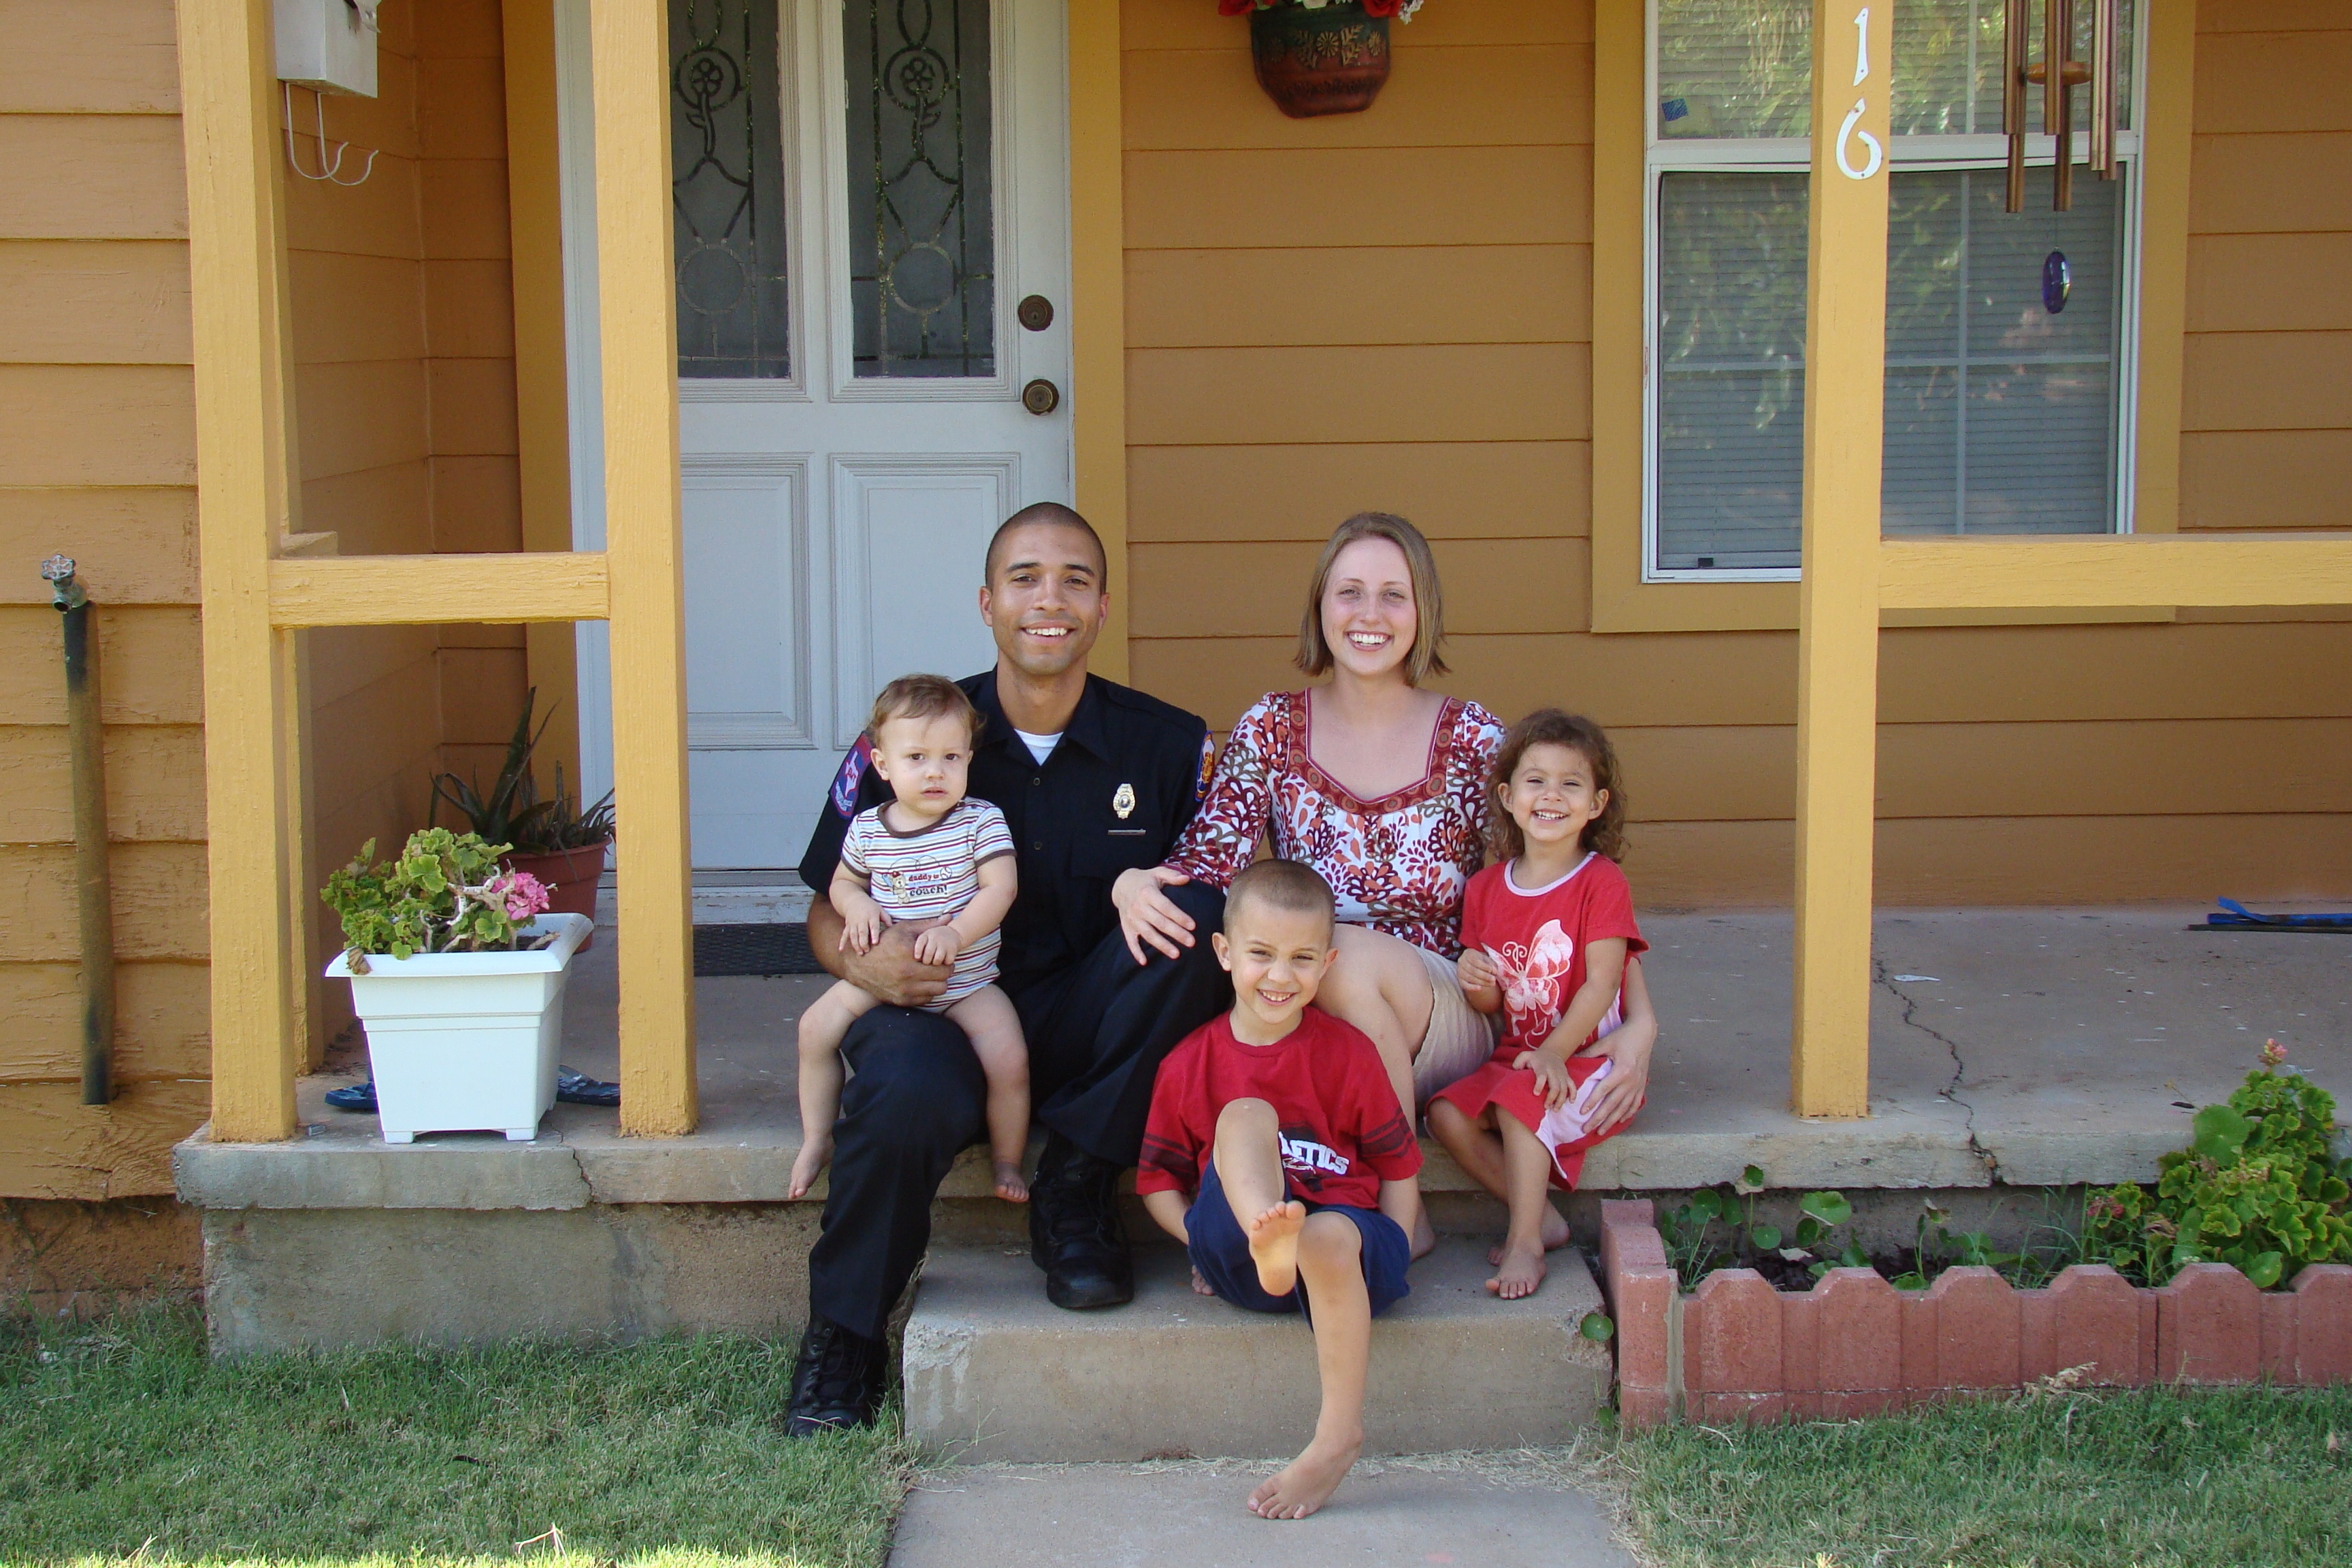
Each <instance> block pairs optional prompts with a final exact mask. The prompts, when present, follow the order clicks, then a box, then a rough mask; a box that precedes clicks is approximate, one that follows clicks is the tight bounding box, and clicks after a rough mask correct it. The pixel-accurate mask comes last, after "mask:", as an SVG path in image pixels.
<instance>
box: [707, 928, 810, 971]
mask: <svg viewBox="0 0 2352 1568" xmlns="http://www.w3.org/2000/svg"><path fill="white" fill-rule="evenodd" d="M694 973H695V977H696V978H697V979H716V978H719V976H722V975H733V974H823V973H824V965H823V964H821V963H818V962H817V961H816V954H815V953H814V952H810V951H809V940H808V927H807V926H806V925H803V924H801V923H799V922H797V921H795V922H793V923H791V924H777V925H723V926H718V925H714V926H697V927H695V928H694Z"/></svg>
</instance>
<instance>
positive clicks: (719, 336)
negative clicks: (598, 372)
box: [669, 0, 793, 376]
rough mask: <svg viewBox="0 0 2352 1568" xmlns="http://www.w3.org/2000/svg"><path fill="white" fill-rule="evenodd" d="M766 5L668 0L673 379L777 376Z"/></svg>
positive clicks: (770, 45) (778, 248) (778, 288)
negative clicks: (674, 295)
mask: <svg viewBox="0 0 2352 1568" xmlns="http://www.w3.org/2000/svg"><path fill="white" fill-rule="evenodd" d="M777 48H778V34H777V16H776V0H669V52H670V198H671V199H670V206H671V214H672V233H673V245H674V255H675V257H676V262H677V374H679V375H681V376H789V375H790V374H792V373H793V366H792V343H791V337H790V324H791V313H790V310H788V308H787V307H788V304H789V297H788V295H787V293H786V276H785V270H786V269H785V249H784V246H785V237H784V153H783V130H782V95H781V87H780V78H779V72H778V66H777Z"/></svg>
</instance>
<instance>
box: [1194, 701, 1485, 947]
mask: <svg viewBox="0 0 2352 1568" xmlns="http://www.w3.org/2000/svg"><path fill="white" fill-rule="evenodd" d="M1309 721H1310V710H1309V706H1308V703H1307V693H1306V692H1304V691H1275V692H1269V693H1267V694H1266V695H1265V696H1264V697H1261V698H1259V699H1258V700H1257V701H1256V702H1255V703H1254V704H1252V705H1251V707H1250V710H1249V711H1248V712H1246V713H1244V714H1243V715H1242V716H1241V719H1240V721H1239V722H1237V723H1235V724H1234V732H1233V734H1232V736H1231V737H1230V738H1229V739H1227V741H1226V742H1225V749H1224V751H1223V753H1222V754H1221V755H1219V757H1218V758H1217V773H1216V777H1215V778H1214V779H1213V781H1212V782H1211V783H1210V785H1209V796H1208V798H1207V799H1206V800H1204V801H1202V803H1201V809H1200V812H1199V813H1198V815H1196V816H1194V817H1193V818H1192V826H1190V827H1188V828H1186V829H1185V830H1184V837H1182V838H1181V839H1180V840H1178V842H1177V845H1176V851H1175V853H1174V854H1172V855H1171V856H1170V857H1169V858H1168V864H1169V865H1170V866H1171V867H1173V868H1175V869H1177V870H1179V871H1181V872H1183V873H1184V874H1185V875H1186V876H1188V877H1191V878H1192V879H1193V880H1194V881H1196V882H1206V883H1208V884H1210V885H1211V886H1212V887H1217V888H1225V887H1231V886H1232V885H1233V880H1234V877H1235V876H1237V875H1239V874H1240V872H1241V869H1242V868H1243V867H1244V866H1246V865H1248V864H1249V863H1250V861H1251V860H1252V859H1253V858H1255V856H1256V854H1257V846H1258V840H1259V839H1261V838H1264V837H1267V836H1268V835H1269V834H1271V835H1272V837H1273V839H1274V852H1275V853H1276V855H1278V856H1280V857H1281V858H1283V859H1285V860H1303V861H1305V862H1306V863H1307V864H1308V865H1310V866H1312V867H1314V868H1315V869H1316V870H1318V871H1319V872H1321V873H1322V876H1323V879H1324V880H1325V881H1327V882H1328V883H1330V884H1331V890H1332V891H1333V892H1334V893H1335V894H1337V895H1338V896H1339V918H1340V919H1341V920H1343V921H1349V922H1351V923H1353V924H1356V925H1367V926H1370V927H1371V928H1372V929H1373V930H1374V931H1386V932H1387V933H1388V934H1389V935H1391V936H1393V937H1399V938H1402V940H1404V941H1406V942H1411V943H1412V944H1413V945H1414V946H1415V947H1418V948H1422V949H1424V950H1425V951H1427V952H1433V953H1436V954H1437V955H1438V956H1439V957H1441V958H1453V957H1455V956H1457V955H1459V954H1460V952H1461V951H1462V935H1461V933H1462V894H1463V889H1465V888H1466V887H1467V886H1468V885H1469V881H1470V878H1471V875H1472V873H1474V872H1475V871H1476V870H1477V869H1478V867H1479V864H1480V863H1481V862H1482V861H1484V860H1485V859H1486V810H1487V800H1488V797H1487V794H1486V770H1487V768H1488V767H1489V765H1491V764H1492V763H1493V762H1494V760H1495V753H1496V752H1497V751H1499V750H1501V748H1502V744H1503V726H1502V725H1501V723H1500V722H1498V721H1496V718H1495V716H1494V715H1493V714H1492V713H1489V712H1487V711H1486V710H1485V709H1484V708H1481V707H1479V706H1478V704H1476V703H1475V702H1470V701H1465V700H1463V699H1461V698H1458V697H1449V698H1447V699H1446V700H1445V706H1444V709H1442V710H1440V711H1439V713H1438V715H1437V724H1436V728H1435V729H1434V730H1433V731H1432V732H1431V735H1430V741H1429V765H1428V766H1427V768H1426V769H1425V770H1423V775H1422V777H1421V779H1420V780H1419V781H1418V782H1417V783H1414V784H1407V785H1406V786H1405V787H1404V788H1402V789H1400V790H1395V791H1392V792H1391V793H1390V794H1388V795H1382V796H1381V797H1380V798H1379V799H1378V800H1363V799H1360V798H1359V797H1358V796H1357V795H1355V794H1354V793H1353V792H1352V791H1350V790H1349V788H1348V787H1347V786H1346V785H1344V784H1340V783H1339V781H1338V780H1337V779H1335V778H1333V777H1332V776H1331V775H1330V774H1328V773H1325V772H1324V771H1323V770H1322V769H1321V768H1320V767H1318V766H1317V765H1316V763H1315V761H1314V759H1313V758H1312V757H1311V756H1310V755H1309V754H1308V747H1307V740H1308V725H1309Z"/></svg>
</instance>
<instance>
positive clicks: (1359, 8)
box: [1217, 0, 1420, 120]
mask: <svg viewBox="0 0 2352 1568" xmlns="http://www.w3.org/2000/svg"><path fill="white" fill-rule="evenodd" d="M1419 8H1420V0H1217V9H1218V10H1219V11H1220V12H1222V13H1223V14H1224V15H1225V16H1238V15H1239V14H1240V13H1242V12H1243V11H1247V12H1249V14H1250V57H1251V60H1252V62H1253V64H1254V65H1255V67H1256V69H1257V84H1258V86H1260V87H1262V88H1264V89H1265V95H1266V96H1267V97H1268V98H1270V99H1272V100H1274V102H1275V107H1276V108H1277V109H1280V110H1282V112H1283V113H1285V114H1287V115H1288V116H1290V117H1291V118H1292V119H1293V120H1305V119H1308V118H1310V117H1311V116H1314V115H1318V114H1359V113H1361V112H1362V111H1363V110H1367V109H1370V107H1371V106H1372V100H1373V99H1375V98H1377V97H1379V96H1380V91H1381V83H1383V82H1385V81H1387V80H1388V79H1389V18H1390V17H1391V16H1401V17H1402V18H1403V19H1404V20H1406V21H1408V22H1409V21H1411V20H1412V13H1413V12H1414V11H1416V10H1418V9H1419Z"/></svg>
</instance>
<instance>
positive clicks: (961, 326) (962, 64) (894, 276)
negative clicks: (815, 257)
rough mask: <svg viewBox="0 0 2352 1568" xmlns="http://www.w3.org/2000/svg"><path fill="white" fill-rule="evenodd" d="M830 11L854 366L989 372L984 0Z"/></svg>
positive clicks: (865, 370)
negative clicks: (839, 38) (840, 79)
mask: <svg viewBox="0 0 2352 1568" xmlns="http://www.w3.org/2000/svg"><path fill="white" fill-rule="evenodd" d="M843 16H844V39H843V41H844V45H845V47H844V49H843V56H844V60H845V69H846V75H847V83H846V85H847V88H848V102H849V110H848V120H849V124H848V137H847V147H848V161H849V167H848V187H849V236H848V239H849V277H850V311H851V316H852V321H853V326H852V336H851V342H852V345H853V347H852V353H853V355H854V362H855V365H856V374H858V375H859V376H861V377H866V376H992V375H994V374H996V226H995V193H994V189H993V180H992V170H991V163H990V160H991V158H992V153H993V147H994V142H995V137H994V133H993V127H992V123H991V115H992V101H993V92H992V81H991V79H990V75H991V73H990V59H989V5H988V0H847V4H846V5H845V6H844V7H843Z"/></svg>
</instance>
